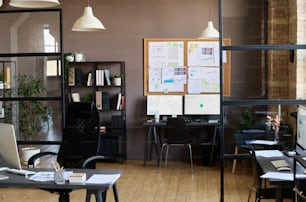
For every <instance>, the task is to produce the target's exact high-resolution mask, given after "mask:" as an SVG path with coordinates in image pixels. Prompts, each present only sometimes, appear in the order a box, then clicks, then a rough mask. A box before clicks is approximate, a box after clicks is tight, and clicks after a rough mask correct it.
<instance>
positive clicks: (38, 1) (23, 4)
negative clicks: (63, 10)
mask: <svg viewBox="0 0 306 202" xmlns="http://www.w3.org/2000/svg"><path fill="white" fill-rule="evenodd" d="M9 5H10V6H13V7H19V8H49V7H54V6H58V5H60V2H59V1H58V0H11V1H10V3H9Z"/></svg>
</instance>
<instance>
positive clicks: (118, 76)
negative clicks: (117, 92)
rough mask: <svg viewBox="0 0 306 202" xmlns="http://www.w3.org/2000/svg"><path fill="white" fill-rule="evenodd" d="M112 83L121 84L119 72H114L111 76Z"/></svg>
mask: <svg viewBox="0 0 306 202" xmlns="http://www.w3.org/2000/svg"><path fill="white" fill-rule="evenodd" d="M113 84H114V86H121V75H120V74H115V75H114V76H113Z"/></svg>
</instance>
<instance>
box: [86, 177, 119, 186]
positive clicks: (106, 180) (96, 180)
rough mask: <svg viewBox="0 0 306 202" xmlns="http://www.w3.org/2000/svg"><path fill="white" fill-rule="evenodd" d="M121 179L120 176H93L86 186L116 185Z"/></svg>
mask: <svg viewBox="0 0 306 202" xmlns="http://www.w3.org/2000/svg"><path fill="white" fill-rule="evenodd" d="M119 177H120V174H93V175H92V176H91V177H90V178H89V179H88V180H87V181H86V184H111V185H112V184H114V183H115V182H116V181H117V180H118V179H119Z"/></svg>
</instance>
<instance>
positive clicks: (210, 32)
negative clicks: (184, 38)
mask: <svg viewBox="0 0 306 202" xmlns="http://www.w3.org/2000/svg"><path fill="white" fill-rule="evenodd" d="M199 38H219V32H218V30H216V29H215V27H214V24H213V21H212V20H211V5H210V0H209V20H208V23H207V27H206V28H205V29H204V30H203V31H202V33H201V34H200V37H199Z"/></svg>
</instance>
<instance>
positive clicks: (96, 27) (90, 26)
mask: <svg viewBox="0 0 306 202" xmlns="http://www.w3.org/2000/svg"><path fill="white" fill-rule="evenodd" d="M100 30H105V27H104V25H103V24H102V22H101V21H100V20H99V19H98V18H96V17H95V16H94V15H93V12H92V8H91V7H90V6H89V0H87V6H86V7H85V8H84V12H83V15H82V16H81V17H80V18H79V19H78V20H77V21H76V22H75V23H74V25H73V27H72V31H100Z"/></svg>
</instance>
